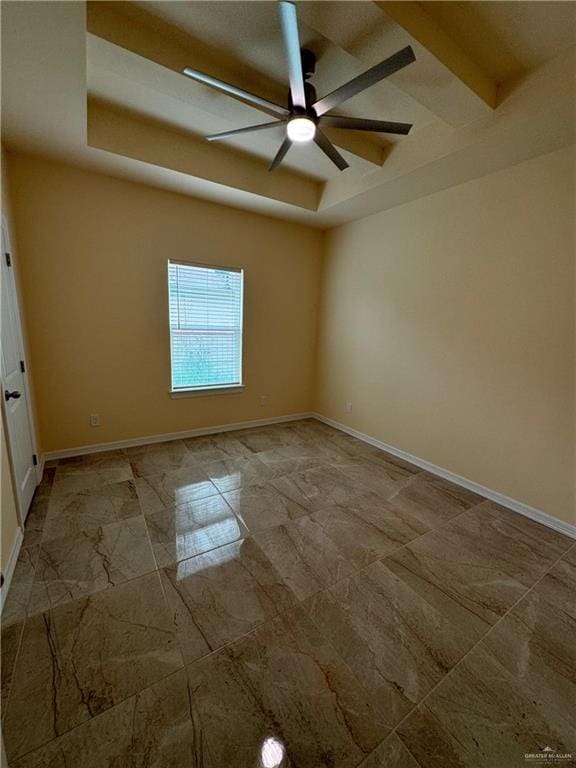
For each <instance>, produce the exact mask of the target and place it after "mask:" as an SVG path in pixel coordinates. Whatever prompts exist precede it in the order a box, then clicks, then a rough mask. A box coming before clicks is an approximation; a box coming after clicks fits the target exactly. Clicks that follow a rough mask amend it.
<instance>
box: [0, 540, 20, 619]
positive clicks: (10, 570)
mask: <svg viewBox="0 0 576 768" xmlns="http://www.w3.org/2000/svg"><path fill="white" fill-rule="evenodd" d="M23 541H24V533H23V531H22V528H17V529H16V538H15V539H14V544H12V551H11V552H10V556H9V557H8V561H7V563H6V568H5V569H4V570H3V571H2V575H3V576H4V583H3V584H2V589H0V611H1V610H2V609H3V608H4V603H5V602H6V595H7V594H8V590H9V589H10V584H11V582H12V576H14V569H15V568H16V563H17V562H18V555H19V554H20V547H21V546H22V542H23Z"/></svg>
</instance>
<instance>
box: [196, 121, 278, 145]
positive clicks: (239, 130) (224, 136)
mask: <svg viewBox="0 0 576 768" xmlns="http://www.w3.org/2000/svg"><path fill="white" fill-rule="evenodd" d="M283 124H284V121H283V120H274V122H272V123H260V125H249V126H248V127H247V128H236V130H234V131H223V132H222V133H213V134H211V135H210V136H206V138H207V139H208V141H219V140H220V139H228V138H229V137H230V136H238V135H239V134H241V133H252V131H263V130H264V129H265V128H275V127H276V126H277V125H283Z"/></svg>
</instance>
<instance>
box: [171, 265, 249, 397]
mask: <svg viewBox="0 0 576 768" xmlns="http://www.w3.org/2000/svg"><path fill="white" fill-rule="evenodd" d="M242 294H243V274H242V271H241V270H233V269H224V268H221V267H205V266H196V265H193V264H181V263H178V262H172V261H170V262H168V296H169V308H170V353H171V361H172V389H173V390H178V389H204V388H209V387H226V386H240V385H241V384H242V298H243V297H242Z"/></svg>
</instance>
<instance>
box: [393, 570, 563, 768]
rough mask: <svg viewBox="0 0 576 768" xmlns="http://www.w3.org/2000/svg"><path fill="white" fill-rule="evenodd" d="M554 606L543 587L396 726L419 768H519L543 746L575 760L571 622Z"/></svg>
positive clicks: (546, 587)
mask: <svg viewBox="0 0 576 768" xmlns="http://www.w3.org/2000/svg"><path fill="white" fill-rule="evenodd" d="M546 579H548V576H546V577H545V579H544V580H543V581H545V580H546ZM572 584H573V585H574V574H573V575H572ZM550 597H552V598H553V602H550V601H549V598H550ZM575 598H576V592H572V593H571V603H572V605H573V604H574V600H575ZM555 599H556V595H555V591H554V589H553V585H552V584H543V582H540V584H538V585H537V586H536V587H535V588H534V589H533V590H531V591H530V592H529V593H528V594H527V595H526V596H525V597H524V598H523V599H522V600H521V601H520V602H519V603H518V605H517V606H515V608H513V610H512V611H511V612H510V613H509V614H508V615H507V616H506V617H505V618H504V619H503V620H502V621H501V622H500V623H499V624H498V626H496V627H495V628H494V629H493V630H492V631H491V632H490V633H489V634H488V635H487V637H486V638H485V639H484V640H483V641H482V642H481V643H480V645H479V646H477V648H475V649H474V650H473V651H472V652H471V653H470V654H468V656H467V657H466V658H465V659H464V661H463V662H462V663H461V664H460V665H459V667H458V668H457V669H456V670H455V671H454V673H453V674H452V675H450V676H449V677H448V678H446V680H444V681H443V682H442V683H441V684H440V685H439V686H438V688H437V689H436V690H435V691H433V692H432V694H431V695H430V696H429V697H428V698H427V699H426V701H425V702H424V703H423V704H422V705H421V706H420V707H419V708H418V709H417V710H415V712H414V713H413V714H411V715H410V716H409V717H408V718H407V719H406V720H405V721H404V723H402V724H401V726H400V728H399V734H400V736H401V738H402V739H403V741H404V742H405V744H406V745H407V747H408V748H409V749H410V751H411V752H412V753H413V754H414V755H415V757H416V758H417V760H418V761H419V762H420V763H421V764H422V765H423V766H424V765H425V766H427V768H428V766H430V768H445V766H447V765H457V766H462V767H463V768H476V767H477V766H480V765H481V766H487V768H500V767H501V766H507V767H508V766H510V768H515V766H518V768H520V767H521V766H524V765H526V760H525V757H524V755H525V754H526V753H539V752H540V751H541V750H542V749H543V747H545V746H550V747H551V748H552V749H553V750H556V751H557V752H561V753H567V752H571V753H572V754H573V755H576V717H575V716H574V715H575V712H576V709H575V704H574V702H576V675H575V674H574V670H575V669H576V645H575V644H574V642H573V638H574V637H575V636H576V619H575V618H574V615H571V614H570V613H568V612H566V611H562V610H558V606H557V605H555ZM573 762H574V757H573V759H572V761H570V760H566V761H563V764H567V765H570V764H572V763H573Z"/></svg>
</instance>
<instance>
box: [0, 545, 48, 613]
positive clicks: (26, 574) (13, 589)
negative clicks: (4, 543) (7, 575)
mask: <svg viewBox="0 0 576 768" xmlns="http://www.w3.org/2000/svg"><path fill="white" fill-rule="evenodd" d="M39 552H40V547H39V546H37V545H36V546H34V547H21V548H20V552H19V554H18V560H17V561H16V566H15V568H14V573H13V574H12V580H11V582H10V589H9V590H8V595H7V596H6V602H5V604H4V607H3V608H2V626H3V627H5V626H8V625H9V624H15V623H16V622H19V621H21V620H22V619H24V618H26V612H27V609H28V603H29V602H30V594H31V592H32V585H33V583H34V575H35V573H36V569H37V567H38V555H39Z"/></svg>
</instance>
